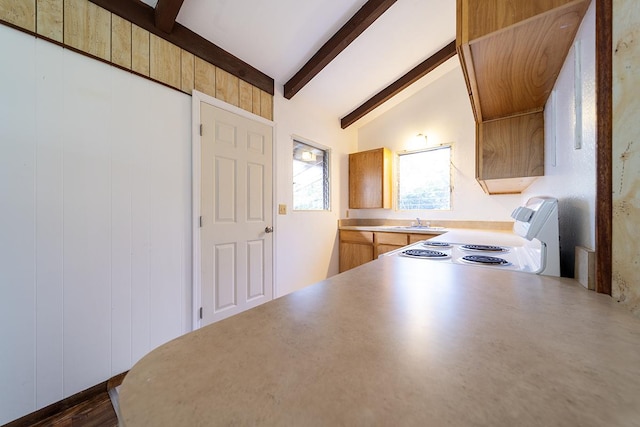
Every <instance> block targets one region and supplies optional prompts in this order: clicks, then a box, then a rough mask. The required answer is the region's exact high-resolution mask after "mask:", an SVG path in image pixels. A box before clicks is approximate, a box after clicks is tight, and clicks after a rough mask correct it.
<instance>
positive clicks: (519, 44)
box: [456, 0, 590, 122]
mask: <svg viewBox="0 0 640 427" xmlns="http://www.w3.org/2000/svg"><path fill="white" fill-rule="evenodd" d="M457 1H458V4H457V6H458V14H457V20H458V22H457V37H456V46H457V49H458V54H459V55H458V56H459V58H460V60H461V63H462V67H463V70H464V72H465V78H466V81H467V85H468V89H469V94H470V96H471V103H472V107H473V110H474V114H475V117H476V121H479V122H483V121H487V120H493V119H498V118H504V117H508V116H513V115H516V114H521V113H526V112H533V111H541V110H542V109H543V108H544V105H545V103H546V101H547V98H548V97H549V94H550V93H551V90H552V89H553V85H554V84H555V81H556V78H557V77H558V74H559V73H560V69H561V68H562V64H563V63H564V60H565V58H566V56H567V53H568V52H569V49H570V48H571V45H572V44H573V40H574V38H575V35H576V32H577V31H578V27H579V26H580V23H581V22H582V18H583V16H584V14H585V13H586V11H587V8H588V6H589V3H590V0H457Z"/></svg>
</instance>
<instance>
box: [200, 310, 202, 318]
mask: <svg viewBox="0 0 640 427" xmlns="http://www.w3.org/2000/svg"><path fill="white" fill-rule="evenodd" d="M200 319H202V307H200Z"/></svg>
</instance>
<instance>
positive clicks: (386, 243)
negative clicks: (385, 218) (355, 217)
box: [340, 230, 436, 273]
mask: <svg viewBox="0 0 640 427" xmlns="http://www.w3.org/2000/svg"><path fill="white" fill-rule="evenodd" d="M435 236H436V234H407V233H387V232H379V231H376V232H372V231H354V230H341V231H340V273H342V272H343V271H347V270H350V269H352V268H354V267H357V266H359V265H362V264H364V263H367V262H369V261H373V260H374V259H376V258H378V256H380V255H382V254H384V253H387V252H391V251H393V250H396V249H400V248H402V247H403V246H407V245H409V244H411V243H416V242H419V241H421V240H426V239H430V238H432V237H435Z"/></svg>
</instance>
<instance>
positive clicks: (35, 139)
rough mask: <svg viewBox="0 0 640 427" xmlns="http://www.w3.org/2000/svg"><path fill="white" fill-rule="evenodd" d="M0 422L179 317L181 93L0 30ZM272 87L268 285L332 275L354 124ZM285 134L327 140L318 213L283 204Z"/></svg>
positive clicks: (187, 184)
mask: <svg viewBox="0 0 640 427" xmlns="http://www.w3.org/2000/svg"><path fill="white" fill-rule="evenodd" d="M0 56H1V57H2V58H3V66H2V67H0V94H1V97H0V340H1V341H0V342H1V343H2V346H1V347H0V378H1V379H2V381H1V384H0V424H2V423H5V422H8V421H11V420H13V419H15V418H18V417H21V416H23V415H25V414H28V413H30V412H33V411H35V410H37V409H39V408H42V407H44V406H46V405H48V404H50V403H53V402H56V401H59V400H61V399H63V398H65V397H68V396H70V395H72V394H74V393H76V392H78V391H81V390H83V389H86V388H87V387H90V386H93V385H95V384H98V383H100V382H102V381H104V380H106V379H108V378H110V377H111V376H113V375H116V374H118V373H120V372H123V371H125V370H127V369H129V368H130V367H131V366H132V365H133V364H134V363H135V362H136V361H137V360H139V359H140V358H141V357H142V356H144V355H145V354H146V353H148V352H149V351H150V350H152V349H153V348H155V347H157V346H158V345H160V344H162V343H164V342H166V341H168V340H170V339H172V338H174V337H176V336H178V335H181V334H183V333H185V332H188V331H189V330H190V328H191V300H192V298H191V297H192V295H191V288H192V278H191V264H192V254H191V98H190V97H189V96H188V95H185V94H183V93H180V92H178V91H175V90H172V89H169V88H166V87H164V86H162V85H159V84H156V83H153V82H151V81H149V80H145V79H143V78H140V77H137V76H134V75H132V74H130V73H127V72H124V71H122V70H119V69H117V68H114V67H111V66H109V65H107V64H104V63H102V62H99V61H95V60H92V59H90V58H87V57H85V56H81V55H78V54H75V53H73V52H71V51H68V50H64V49H62V48H61V47H59V46H55V45H53V44H50V43H47V42H44V41H41V40H37V39H35V38H34V37H32V36H29V35H25V34H23V33H21V32H18V31H15V30H13V29H10V28H8V27H5V26H0ZM281 92H282V88H281V87H279V88H277V93H276V95H275V97H274V115H275V118H276V123H277V125H276V144H277V147H276V159H275V161H276V188H275V194H276V200H277V203H284V204H286V205H287V207H288V214H287V215H279V216H277V217H276V220H275V229H276V234H275V235H276V250H277V252H276V277H275V282H276V296H281V295H284V294H286V293H289V292H292V291H294V290H296V289H299V288H302V287H304V286H306V285H309V284H311V283H314V282H317V281H319V280H322V279H324V278H326V277H327V276H330V275H333V274H336V273H337V272H338V246H337V220H338V218H339V217H340V212H341V211H344V210H345V207H346V205H347V191H346V182H347V175H348V170H347V166H348V158H347V153H349V152H353V151H355V146H356V135H355V131H354V130H348V131H344V130H342V129H340V123H339V120H338V119H337V118H336V117H333V116H330V115H328V114H327V113H326V112H324V111H320V110H318V109H316V108H314V107H313V106H310V105H305V104H303V103H302V102H301V101H299V100H295V99H294V100H292V101H289V100H285V99H284V98H283V96H282V93H281ZM291 135H297V136H301V137H303V138H306V139H308V140H311V141H314V142H316V143H319V144H322V145H324V146H326V147H329V148H330V149H331V206H332V210H331V211H330V212H292V211H291V207H292V157H291V155H292V143H291Z"/></svg>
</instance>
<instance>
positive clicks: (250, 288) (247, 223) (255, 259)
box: [198, 102, 273, 326]
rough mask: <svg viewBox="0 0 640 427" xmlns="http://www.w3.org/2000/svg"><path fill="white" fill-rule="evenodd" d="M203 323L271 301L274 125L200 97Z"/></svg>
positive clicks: (201, 296)
mask: <svg viewBox="0 0 640 427" xmlns="http://www.w3.org/2000/svg"><path fill="white" fill-rule="evenodd" d="M200 119H201V124H202V132H201V133H202V136H201V139H200V140H201V163H200V167H201V180H200V195H201V199H200V212H201V216H202V217H201V221H200V224H201V227H200V254H201V258H200V260H201V262H200V304H201V309H200V310H199V313H198V315H199V316H200V322H199V323H200V326H204V325H207V324H209V323H212V322H216V321H218V320H222V319H224V318H226V317H229V316H231V315H234V314H237V313H240V312H241V311H244V310H247V309H249V308H251V307H255V306H257V305H259V304H262V303H264V302H267V301H269V300H271V299H272V298H273V234H272V231H273V228H272V220H273V199H272V192H273V189H272V185H273V184H272V182H273V180H272V169H273V166H272V164H273V154H272V145H273V128H272V127H271V126H270V125H268V124H265V123H262V122H260V121H254V120H251V119H249V118H247V117H243V116H241V115H239V114H235V113H233V112H230V111H226V110H223V109H222V108H218V107H216V106H213V105H210V104H208V103H206V102H200Z"/></svg>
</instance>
